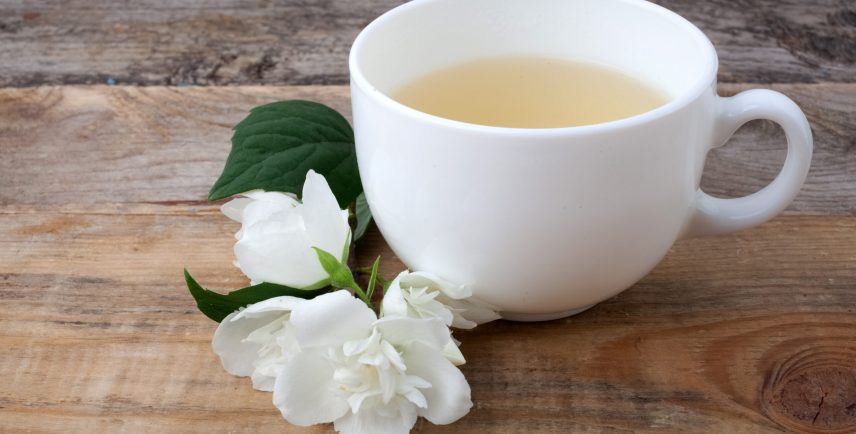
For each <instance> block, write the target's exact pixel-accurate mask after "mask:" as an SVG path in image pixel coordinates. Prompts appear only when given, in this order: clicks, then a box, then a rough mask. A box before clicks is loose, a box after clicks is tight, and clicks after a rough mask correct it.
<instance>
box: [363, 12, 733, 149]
mask: <svg viewBox="0 0 856 434" xmlns="http://www.w3.org/2000/svg"><path fill="white" fill-rule="evenodd" d="M436 1H445V0H412V1H410V2H407V3H405V4H402V5H399V6H397V7H395V8H392V9H390V10H388V11H386V12H385V13H383V14H381V15H380V16H379V17H377V18H375V19H374V20H373V21H372V22H371V23H369V24H368V25H367V26H366V27H365V28H364V29H363V30H362V31H360V33H359V34H358V35H357V37H356V39H354V43H353V44H352V45H351V51H350V53H349V55H348V69H349V71H350V76H351V85H352V86H353V85H356V86H357V87H358V88H360V89H361V90H362V91H363V92H364V93H365V94H366V96H367V97H368V98H371V99H374V100H375V101H377V102H378V103H380V104H382V105H385V106H387V107H388V108H390V109H392V110H395V111H398V112H400V113H402V114H403V115H405V116H407V117H410V118H413V119H415V120H418V121H422V122H427V123H430V124H434V125H437V126H442V127H446V128H453V129H458V130H466V131H469V132H477V133H495V134H502V135H509V134H516V135H521V136H528V137H551V136H567V135H578V134H579V135H582V134H590V133H597V132H602V131H607V130H615V129H620V128H628V127H633V126H636V125H640V124H644V123H647V122H652V121H655V120H657V119H661V118H664V117H666V116H668V115H670V114H672V113H675V112H677V111H679V110H681V109H682V108H684V107H686V106H687V105H689V104H690V103H691V102H693V101H695V100H696V99H697V98H698V97H699V96H700V95H701V94H702V93H704V92H705V91H707V90H708V89H709V88H710V86H711V85H715V83H716V78H717V71H718V70H719V58H718V56H717V54H716V49H715V48H714V46H713V43H712V42H711V41H710V39H709V38H708V37H707V36H706V35H705V34H704V32H702V31H701V29H699V28H698V27H697V26H696V25H695V24H693V23H691V22H690V21H689V20H687V19H686V18H684V17H682V16H680V15H678V14H677V13H675V12H673V11H671V10H669V9H667V8H665V7H662V6H660V5H657V4H654V3H651V2H648V1H645V0H611V1H614V2H618V3H624V4H626V5H629V6H633V7H641V8H648V9H649V10H651V11H653V12H655V13H657V14H659V15H660V16H662V17H664V18H666V19H669V20H671V21H673V22H674V23H676V24H678V25H679V26H680V27H682V28H684V29H686V30H687V31H688V33H690V34H691V35H692V37H693V38H694V39H695V40H696V42H698V43H699V44H700V45H701V46H702V47H703V49H705V50H706V51H707V53H708V55H707V56H705V59H706V62H707V64H708V65H707V68H705V70H706V72H705V73H704V74H703V75H701V76H700V77H699V78H698V79H697V80H696V82H695V83H694V84H693V85H692V86H691V87H690V90H689V91H686V92H683V93H682V94H681V95H679V96H678V97H676V98H672V99H670V100H669V102H667V103H666V104H663V105H661V106H660V107H657V108H655V109H653V110H649V111H646V112H643V113H640V114H637V115H634V116H630V117H626V118H621V119H616V120H613V121H609V122H602V123H597V124H588V125H578V126H571V127H551V128H518V127H499V126H492V125H481V124H474V123H469V122H463V121H457V120H454V119H448V118H444V117H441V116H436V115H432V114H429V113H425V112H423V111H420V110H417V109H414V108H412V107H409V106H407V105H404V104H402V103H400V102H398V101H396V100H395V99H393V98H392V97H390V96H389V95H387V94H386V93H384V92H382V91H380V90H379V89H377V88H376V87H375V86H374V85H372V84H371V82H370V81H369V80H368V78H366V76H365V75H364V74H363V71H362V70H361V69H360V67H359V65H358V62H357V59H358V57H359V56H360V53H361V52H362V47H363V45H364V44H365V39H366V35H368V34H369V33H371V32H372V31H374V29H375V28H377V27H378V26H380V25H382V24H383V23H385V22H387V21H391V20H395V19H396V18H397V16H398V15H400V14H403V13H406V12H407V11H408V10H410V9H413V8H418V7H421V6H422V5H424V4H426V3H431V2H436ZM600 1H605V0H600ZM352 98H353V97H352Z"/></svg>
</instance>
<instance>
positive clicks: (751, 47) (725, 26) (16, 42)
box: [0, 0, 856, 86]
mask: <svg viewBox="0 0 856 434" xmlns="http://www.w3.org/2000/svg"><path fill="white" fill-rule="evenodd" d="M400 3H402V2H401V1H400V0H361V1H334V0H303V1H281V2H270V1H268V0H214V1H205V2H199V1H197V0H179V1H175V0H143V1H135V2H114V1H110V0H96V1H92V0H66V1H63V2H62V4H61V5H60V4H59V3H57V2H56V1H51V0H10V1H5V2H3V3H2V4H0V59H7V60H8V59H14V62H12V61H4V62H2V63H0V86H36V85H44V84H99V83H100V84H103V83H107V82H116V83H119V84H144V85H181V84H199V85H206V84H261V83H265V84H344V83H346V82H347V54H348V50H349V48H350V45H351V42H352V41H353V39H354V37H355V36H356V34H357V33H358V32H359V30H360V29H362V28H363V27H364V26H365V25H366V24H368V23H369V22H370V21H371V20H372V19H374V18H375V17H377V16H378V15H380V14H381V13H383V12H384V11H386V10H388V9H390V8H392V7H394V6H395V5H398V4H400ZM657 3H660V4H663V5H664V6H666V7H668V8H670V9H673V10H675V11H676V12H678V13H680V14H682V15H684V16H685V17H686V18H688V19H689V20H690V21H692V22H694V23H695V24H696V25H698V26H699V27H700V28H701V29H702V30H704V31H705V33H706V34H707V35H708V36H709V37H710V38H711V39H712V40H713V42H714V43H715V44H716V46H717V48H718V51H719V53H720V57H721V60H722V62H721V64H722V69H721V72H720V76H721V77H722V79H723V81H728V82H753V83H766V82H802V83H814V82H819V81H835V82H853V81H856V68H854V67H853V66H854V63H856V9H854V8H853V6H852V4H850V3H849V2H846V1H842V0H816V1H811V2H806V1H803V0H746V1H739V2H735V1H729V0H710V1H706V2H704V4H700V3H699V2H696V1H693V0H659V1H657Z"/></svg>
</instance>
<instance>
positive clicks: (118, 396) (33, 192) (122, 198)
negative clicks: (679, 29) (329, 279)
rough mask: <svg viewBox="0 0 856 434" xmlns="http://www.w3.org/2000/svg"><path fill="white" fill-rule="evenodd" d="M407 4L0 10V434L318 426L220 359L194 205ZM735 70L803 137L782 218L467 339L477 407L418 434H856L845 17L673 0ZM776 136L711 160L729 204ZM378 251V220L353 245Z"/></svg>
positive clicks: (853, 146) (768, 2)
mask: <svg viewBox="0 0 856 434" xmlns="http://www.w3.org/2000/svg"><path fill="white" fill-rule="evenodd" d="M396 3H397V2H396V1H394V0H361V1H356V0H353V1H343V0H340V1H334V0H303V1H289V0H280V1H270V0H211V1H204V2H203V1H201V0H199V1H194V0H180V1H171V0H142V1H134V2H113V1H109V0H93V1H86V0H65V1H63V2H58V1H56V0H53V1H51V0H7V1H5V2H3V3H2V4H0V59H1V60H0V86H3V88H2V89H0V431H3V432H16V433H18V432H68V433H89V432H111V433H113V432H158V433H162V432H209V433H214V432H239V431H246V432H288V433H297V432H329V431H330V427H315V428H312V429H303V428H298V427H292V426H290V425H288V424H287V423H285V422H284V421H282V419H281V418H280V416H279V414H278V412H277V410H276V409H275V408H274V407H273V406H272V405H271V402H270V401H271V396H270V394H267V393H262V392H257V391H254V390H253V389H252V388H251V387H250V383H249V381H247V380H245V379H238V378H234V377H232V376H230V375H228V374H226V373H225V372H224V371H223V370H222V369H221V367H220V364H219V362H218V360H217V358H216V356H215V355H214V354H213V353H212V351H211V348H210V340H211V335H212V332H213V330H214V327H215V324H214V323H213V322H211V321H209V320H208V319H207V318H205V317H204V316H202V315H201V314H199V313H198V312H197V311H196V309H195V307H194V304H193V301H192V299H191V298H190V296H189V295H188V293H187V290H186V289H185V287H184V284H183V281H182V277H181V269H182V267H183V266H187V267H188V268H189V269H190V270H191V271H192V272H193V273H194V274H195V275H196V276H197V277H198V278H199V279H200V281H202V282H204V283H206V284H208V285H209V286H211V287H213V288H216V289H229V288H236V287H240V286H242V285H244V284H245V283H246V280H245V279H244V278H243V277H242V276H241V274H240V272H239V271H238V270H237V269H235V268H234V267H232V266H231V260H232V252H231V246H232V242H233V238H232V234H233V232H234V231H235V229H236V227H235V225H234V224H233V223H231V222H230V221H228V220H227V219H226V218H224V217H223V216H221V215H220V214H219V212H218V205H217V204H211V203H208V202H206V201H205V195H206V192H207V190H208V188H209V186H210V185H211V184H212V182H213V181H214V179H215V177H216V176H217V175H218V173H219V170H220V169H221V167H222V164H223V162H224V159H225V156H226V154H227V152H228V149H229V136H230V131H229V129H230V126H231V125H233V124H234V123H235V122H236V121H238V120H239V119H241V118H242V117H243V116H244V115H245V113H246V111H247V109H249V108H250V107H252V106H255V105H257V104H261V103H265V102H269V101H274V100H279V99H289V98H306V99H313V100H319V101H321V102H324V103H327V104H330V105H332V106H334V107H336V108H337V109H340V110H342V111H343V112H346V113H349V101H348V88H347V87H346V82H347V69H346V57H347V52H348V49H349V46H350V43H351V41H352V39H353V37H354V36H355V35H356V33H357V31H358V30H359V29H360V28H362V27H363V26H364V25H365V24H367V23H368V22H369V21H370V20H371V19H372V18H374V17H375V16H377V15H379V14H380V13H381V12H383V11H384V10H386V9H389V8H390V7H392V6H394V5H395V4H396ZM661 3H663V4H664V5H665V6H667V7H670V8H671V9H673V10H676V11H678V12H679V13H681V14H683V15H684V16H686V17H688V18H689V19H690V20H692V21H693V22H695V23H696V24H697V25H699V26H700V27H701V28H702V29H703V30H704V31H705V32H706V33H707V34H708V35H709V36H710V37H711V38H712V40H713V41H714V43H715V44H716V46H717V49H718V51H719V54H720V56H721V63H722V67H721V71H720V79H721V81H722V83H723V84H722V85H721V89H720V92H721V93H722V94H724V95H727V94H733V93H735V92H737V91H739V90H742V89H747V88H753V87H772V88H774V89H777V90H779V91H781V92H784V93H785V94H787V95H789V96H790V97H792V98H793V99H794V100H796V101H797V102H798V103H799V104H800V105H801V106H802V108H803V109H804V110H805V112H806V114H807V115H808V117H809V119H810V120H811V123H812V126H813V128H814V133H815V138H816V145H815V146H816V148H815V149H816V150H815V159H814V164H813V167H812V171H811V174H810V175H809V179H808V181H807V183H806V185H805V188H804V189H803V191H802V193H801V194H800V196H799V197H798V198H797V199H796V201H795V202H794V203H793V204H792V205H791V206H790V207H789V208H788V210H787V211H786V212H785V213H784V215H782V216H780V217H778V218H776V219H775V220H773V221H771V222H769V223H767V224H764V225H762V226H761V227H758V228H756V229H752V230H748V231H745V232H740V233H736V234H732V235H726V236H718V237H711V238H703V239H693V240H687V241H681V242H679V243H678V244H677V245H676V246H675V247H674V248H673V249H672V251H671V253H670V254H669V255H668V257H667V258H666V259H665V260H664V261H663V263H662V264H660V265H659V266H658V267H657V268H656V269H655V270H654V271H653V272H652V273H651V274H650V275H649V276H647V277H646V278H645V279H643V280H642V281H641V282H640V283H638V284H637V285H636V286H634V287H633V288H631V289H630V290H628V291H626V292H624V293H622V294H621V295H619V296H617V297H615V298H613V299H611V300H609V301H606V302H604V303H601V304H600V305H598V306H596V307H595V308H593V309H591V310H589V311H587V312H585V313H583V314H581V315H579V316H576V317H573V318H568V319H564V320H558V321H553V322H548V323H539V324H517V323H508V322H502V321H500V322H496V323H492V324H489V325H486V326H483V327H481V328H479V329H477V330H475V331H473V332H469V333H458V337H459V338H460V339H461V340H462V341H463V347H462V349H463V351H464V353H465V354H466V356H467V358H468V360H469V363H468V364H467V365H466V366H464V368H463V369H464V373H465V374H466V375H467V377H468V378H469V381H470V384H471V385H472V390H473V399H474V401H475V407H474V408H473V410H472V412H471V413H470V414H469V415H468V416H466V417H465V418H464V419H462V420H461V421H460V422H458V423H457V424H455V425H452V426H446V427H437V426H433V425H431V424H429V423H425V422H419V423H418V425H417V430H416V431H418V432H449V433H486V432H497V433H520V432H539V433H564V432H609V433H613V432H615V433H617V432H660V431H665V432H722V433H739V432H746V433H749V432H751V433H754V432H779V431H785V430H793V431H801V432H818V433H820V432H830V433H831V432H851V433H852V432H856V4H854V3H853V2H852V1H850V0H814V1H806V0H743V1H727V0H710V1H706V2H698V1H693V0H663V1H661ZM783 140H784V139H783V135H782V133H781V132H780V130H779V129H778V127H776V126H774V125H773V124H770V123H767V122H754V123H751V124H749V125H748V126H746V127H745V128H743V129H742V130H740V132H739V133H738V134H737V136H736V137H735V138H734V139H733V140H732V141H731V142H730V143H729V144H728V145H727V146H726V147H724V148H721V149H718V150H716V151H714V152H713V153H712V154H711V158H710V159H709V160H708V166H707V168H706V172H705V177H704V181H703V186H704V187H705V188H706V189H707V190H708V191H710V192H713V193H716V194H720V195H725V196H730V195H743V194H746V193H749V192H752V191H754V190H757V189H758V188H760V187H761V186H762V185H764V184H766V183H767V182H769V181H770V180H771V179H772V177H773V176H774V175H775V173H776V172H777V171H778V170H779V167H780V164H781V162H782V160H783V158H784V148H785V145H784V141H783ZM378 252H383V254H384V258H385V262H384V267H383V273H384V274H385V275H387V276H392V275H394V274H395V273H396V272H397V271H398V270H399V269H400V268H401V264H400V263H398V262H397V261H395V260H394V259H393V258H394V256H393V255H392V253H391V252H390V251H389V250H388V248H387V247H386V246H385V244H384V242H383V240H382V239H381V237H380V235H379V234H378V232H377V231H376V230H372V232H370V234H369V235H368V238H367V241H366V242H365V243H363V245H361V246H360V248H359V250H358V252H357V254H358V259H359V261H360V262H361V263H363V264H367V263H368V261H369V260H370V259H371V258H373V257H374V255H375V254H376V253H378Z"/></svg>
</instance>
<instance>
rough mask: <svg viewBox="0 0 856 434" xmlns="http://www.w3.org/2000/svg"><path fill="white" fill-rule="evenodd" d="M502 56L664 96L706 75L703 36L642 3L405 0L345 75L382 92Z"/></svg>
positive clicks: (692, 88)
mask: <svg viewBox="0 0 856 434" xmlns="http://www.w3.org/2000/svg"><path fill="white" fill-rule="evenodd" d="M505 55H534V56H541V57H551V58H560V59H567V60H575V61H582V62H592V63H598V64H602V65H605V66H609V67H613V68H617V69H619V70H621V71H622V72H624V73H626V74H628V75H631V76H633V77H635V78H637V79H640V80H642V81H644V82H646V83H648V84H649V85H652V86H654V87H656V88H658V89H659V90H661V91H662V92H664V93H665V94H667V95H669V97H670V98H671V99H672V100H675V99H678V98H680V97H681V96H682V95H686V94H690V93H695V92H699V91H700V89H701V88H706V87H709V86H710V85H711V84H712V83H713V82H714V80H715V77H716V67H717V66H716V62H717V61H716V54H715V51H714V49H713V46H712V45H711V43H710V41H709V40H708V39H707V38H706V37H705V36H704V34H703V33H702V32H701V31H700V30H699V29H698V28H696V27H695V26H694V25H692V24H691V23H690V22H688V21H687V20H685V19H683V18H682V17H680V16H679V15H677V14H675V13H673V12H670V11H668V10H666V9H664V8H662V7H660V6H657V5H654V4H652V3H648V2H646V1H642V0H526V1H522V0H521V1H496V0H466V1H461V0H414V1H412V2H410V3H408V4H405V5H402V6H399V7H398V8H395V9H393V10H391V11H389V12H387V13H386V14H384V15H383V16H381V17H380V18H378V19H377V20H375V21H374V22H373V23H371V24H370V25H369V26H368V27H366V29H365V30H363V32H362V33H361V34H360V36H359V37H358V38H357V40H356V41H355V43H354V46H353V48H352V51H351V61H350V63H351V74H352V77H354V79H355V81H358V82H359V81H362V80H364V81H365V83H367V84H368V85H369V86H370V87H371V88H373V89H372V90H377V91H380V92H381V93H383V94H385V95H387V96H388V95H389V94H390V93H391V92H394V91H395V90H396V89H398V88H399V87H400V86H402V85H404V84H406V83H408V82H410V81H412V80H415V79H416V78H419V77H421V76H423V75H425V74H428V73H431V72H433V71H436V70H439V69H442V68H444V67H448V66H452V65H455V64H460V63H464V62H467V61H471V60H477V59H481V58H490V57H497V56H505Z"/></svg>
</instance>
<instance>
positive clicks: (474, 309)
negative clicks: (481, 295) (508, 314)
mask: <svg viewBox="0 0 856 434" xmlns="http://www.w3.org/2000/svg"><path fill="white" fill-rule="evenodd" d="M443 303H445V304H446V305H447V306H449V307H451V308H453V309H455V310H458V311H459V312H460V314H458V315H455V319H454V320H453V321H452V327H455V328H459V329H471V328H475V326H477V325H479V324H484V323H486V322H491V321H495V320H498V319H500V318H501V317H500V316H499V313H497V312H496V310H494V309H492V308H491V307H490V306H488V305H486V304H483V303H481V302H479V301H478V300H475V299H473V298H470V299H466V300H451V299H446V300H443Z"/></svg>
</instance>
